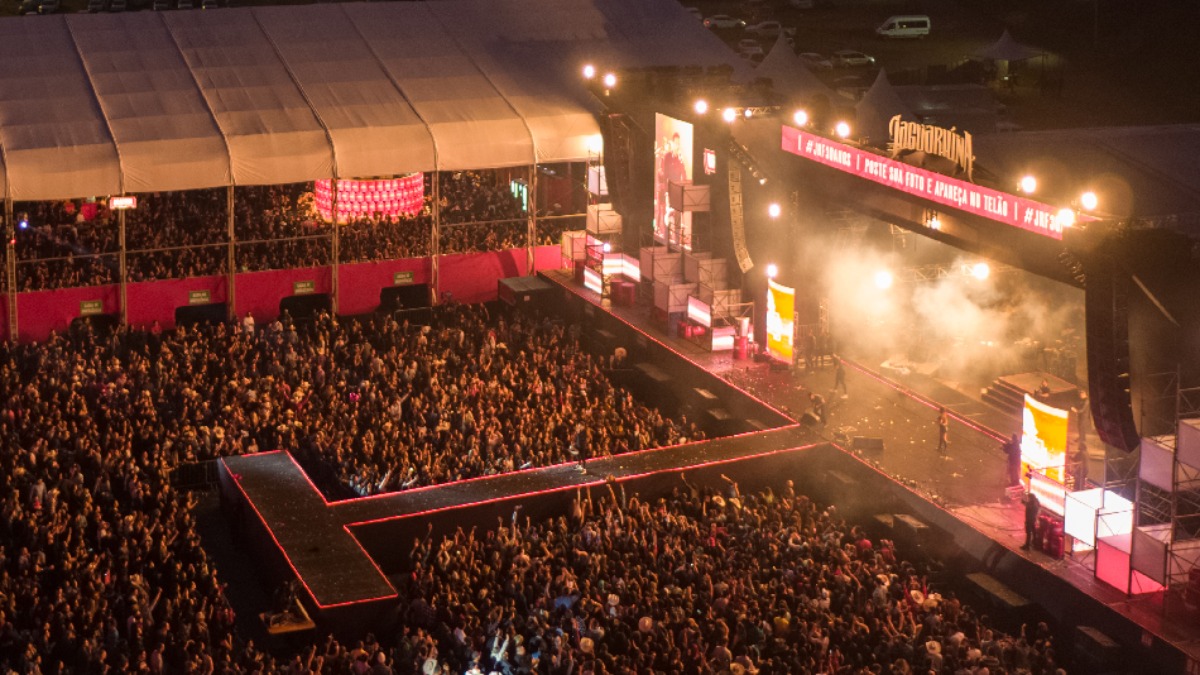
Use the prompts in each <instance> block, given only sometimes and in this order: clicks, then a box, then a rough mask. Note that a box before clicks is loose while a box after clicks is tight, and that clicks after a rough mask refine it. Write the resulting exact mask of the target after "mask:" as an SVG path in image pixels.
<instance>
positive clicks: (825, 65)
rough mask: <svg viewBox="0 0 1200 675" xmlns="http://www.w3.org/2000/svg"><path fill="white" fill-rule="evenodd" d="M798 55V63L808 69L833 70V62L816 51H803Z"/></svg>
mask: <svg viewBox="0 0 1200 675" xmlns="http://www.w3.org/2000/svg"><path fill="white" fill-rule="evenodd" d="M799 56H800V63H803V64H804V65H805V66H807V67H808V69H809V70H833V62H832V61H830V60H829V59H827V58H825V57H824V56H821V55H820V54H818V53H816V52H803V53H801V54H800V55H799Z"/></svg>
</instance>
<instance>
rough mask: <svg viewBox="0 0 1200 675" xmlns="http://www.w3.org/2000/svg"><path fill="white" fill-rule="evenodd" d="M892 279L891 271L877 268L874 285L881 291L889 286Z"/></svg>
mask: <svg viewBox="0 0 1200 675" xmlns="http://www.w3.org/2000/svg"><path fill="white" fill-rule="evenodd" d="M894 281H895V279H893V278H892V273H891V272H889V271H887V270H879V271H878V272H876V273H875V287H876V288H878V289H879V290H881V291H886V290H887V289H889V288H891V287H892V282H894Z"/></svg>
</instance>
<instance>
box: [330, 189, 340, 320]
mask: <svg viewBox="0 0 1200 675" xmlns="http://www.w3.org/2000/svg"><path fill="white" fill-rule="evenodd" d="M329 208H330V211H331V215H332V216H333V225H332V227H333V235H332V236H333V243H332V249H333V269H332V274H331V275H330V276H331V281H330V284H331V286H332V288H331V289H330V290H332V291H333V292H332V293H331V294H330V295H331V298H330V305H331V309H332V310H333V315H334V316H337V313H338V304H339V303H338V293H339V286H338V262H339V260H338V258H339V257H340V256H341V243H342V227H341V225H340V224H338V179H337V176H334V177H333V185H332V188H331V189H330V191H329Z"/></svg>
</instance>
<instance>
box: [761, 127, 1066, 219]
mask: <svg viewBox="0 0 1200 675" xmlns="http://www.w3.org/2000/svg"><path fill="white" fill-rule="evenodd" d="M783 150H784V151H785V152H790V153H792V154H793V155H799V156H800V157H803V158H805V159H811V160H812V161H814V162H819V163H821V164H824V165H825V166H830V167H833V168H835V169H839V170H841V171H844V172H846V173H849V174H852V175H855V176H858V177H859V178H865V179H867V180H869V181H872V182H875V183H878V184H880V185H884V186H887V187H890V188H895V189H897V190H901V191H903V192H906V193H908V194H910V195H913V196H916V197H921V198H923V199H928V200H929V201H931V202H936V203H938V204H942V205H943V206H949V207H952V208H956V209H959V210H961V211H965V212H967V213H970V214H972V215H976V216H982V217H984V218H990V219H991V220H995V221H997V222H1000V223H1004V224H1005V225H1011V226H1013V227H1019V228H1021V229H1022V230H1027V231H1029V232H1034V233H1036V234H1040V235H1043V236H1046V237H1050V238H1051V239H1059V240H1061V239H1062V226H1061V225H1060V224H1059V223H1058V209H1057V208H1055V207H1053V206H1049V205H1047V204H1041V203H1039V202H1035V201H1033V200H1032V199H1026V198H1024V197H1018V196H1016V195H1010V194H1008V193H1006V192H1001V191H999V190H993V189H991V188H986V187H982V186H980V185H976V184H974V183H970V182H968V181H965V180H959V179H957V178H951V177H949V176H943V175H942V174H940V173H936V172H933V171H929V170H926V169H921V168H918V167H915V166H910V165H908V164H905V163H904V162H901V161H899V160H895V159H890V158H888V157H884V156H882V155H877V154H875V153H873V152H868V151H866V150H862V149H860V148H855V147H852V146H849V145H845V144H844V143H838V142H837V141H831V140H829V139H827V138H822V137H820V136H817V135H815V134H810V133H808V132H805V131H801V130H799V129H796V128H795V127H790V126H786V125H784V127H783Z"/></svg>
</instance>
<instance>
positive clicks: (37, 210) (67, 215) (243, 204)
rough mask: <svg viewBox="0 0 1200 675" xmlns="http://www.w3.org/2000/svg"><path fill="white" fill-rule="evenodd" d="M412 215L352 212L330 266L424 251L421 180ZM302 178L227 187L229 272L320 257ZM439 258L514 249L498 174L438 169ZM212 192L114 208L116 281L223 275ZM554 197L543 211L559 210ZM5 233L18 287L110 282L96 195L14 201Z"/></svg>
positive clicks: (523, 223) (538, 238)
mask: <svg viewBox="0 0 1200 675" xmlns="http://www.w3.org/2000/svg"><path fill="white" fill-rule="evenodd" d="M431 180H432V174H427V175H426V181H427V185H426V189H425V194H426V200H425V202H426V203H425V206H424V208H422V209H421V211H420V212H418V213H415V214H412V215H410V216H404V217H396V218H391V217H370V218H356V219H352V220H350V221H349V222H346V223H344V224H343V225H342V226H341V227H340V229H339V252H338V261H339V262H340V263H342V264H349V263H357V262H374V261H379V260H393V259H400V258H414V257H424V256H427V255H429V254H430V252H431V242H430V233H431V226H432V221H433V204H432V201H431V195H432V187H431V185H429V184H428V183H429V181H431ZM312 188H313V186H312V184H311V183H310V184H303V183H300V184H294V185H282V186H266V187H255V186H244V187H238V188H236V190H235V197H234V209H235V213H234V233H235V236H236V240H235V241H236V242H237V244H236V245H235V249H236V250H235V255H234V257H235V260H236V262H235V264H236V266H237V270H238V271H239V272H253V271H263V270H272V269H291V268H302V267H312V266H322V265H328V264H330V261H331V260H332V256H333V244H332V239H331V236H330V234H331V233H330V228H329V224H328V222H326V221H324V220H322V219H321V218H320V217H319V215H318V214H317V211H316V209H315V208H314V206H313V198H312ZM439 195H440V197H441V198H440V201H439V208H440V214H441V223H442V224H441V231H440V236H439V241H438V246H439V252H440V253H441V254H443V255H448V254H455V253H473V252H480V251H496V250H505V249H511V248H519V247H523V246H525V245H526V243H527V240H528V232H527V229H528V226H527V220H526V214H525V212H524V211H523V207H522V204H521V203H520V201H519V199H518V197H517V196H516V195H515V194H514V193H513V192H512V191H511V189H510V188H509V186H508V185H507V184H505V183H504V182H503V180H502V179H501V177H500V174H499V172H472V171H462V172H445V173H442V174H440V179H439ZM227 204H228V202H227V193H226V190H224V189H213V190H191V191H186V192H174V193H154V194H149V195H142V196H141V198H140V199H139V202H138V206H137V208H136V209H131V210H128V211H126V246H125V249H126V251H127V254H126V280H127V281H129V282H141V281H158V280H163V279H180V278H187V277H193V276H205V275H215V274H225V273H226V272H227V270H228V265H229V254H228V242H229V214H228V208H227ZM564 211H569V209H566V210H564V209H563V208H562V207H561V205H555V208H550V209H548V210H547V211H546V212H545V214H543V215H547V216H549V215H554V216H561V215H563V212H564ZM16 212H17V213H18V214H21V222H22V223H24V225H23V226H21V227H20V228H19V229H18V230H17V232H16V241H17V259H18V261H19V262H18V272H17V287H18V289H19V290H21V291H35V290H47V289H55V288H70V287H75V286H94V285H100V284H111V283H116V282H117V281H118V280H119V271H120V263H119V256H118V251H119V247H120V244H119V241H118V234H117V227H116V214H115V213H113V212H111V211H109V210H108V209H107V206H106V205H105V204H103V203H102V202H95V201H87V200H75V201H63V202H36V203H20V204H17V205H16ZM580 225H581V223H580V222H579V221H578V219H571V218H561V217H556V218H550V219H548V220H546V221H545V222H542V223H540V224H539V226H538V227H537V230H536V234H535V243H536V244H539V245H544V244H557V243H558V241H559V235H561V232H562V231H563V230H564V229H566V228H567V227H578V226H580Z"/></svg>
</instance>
